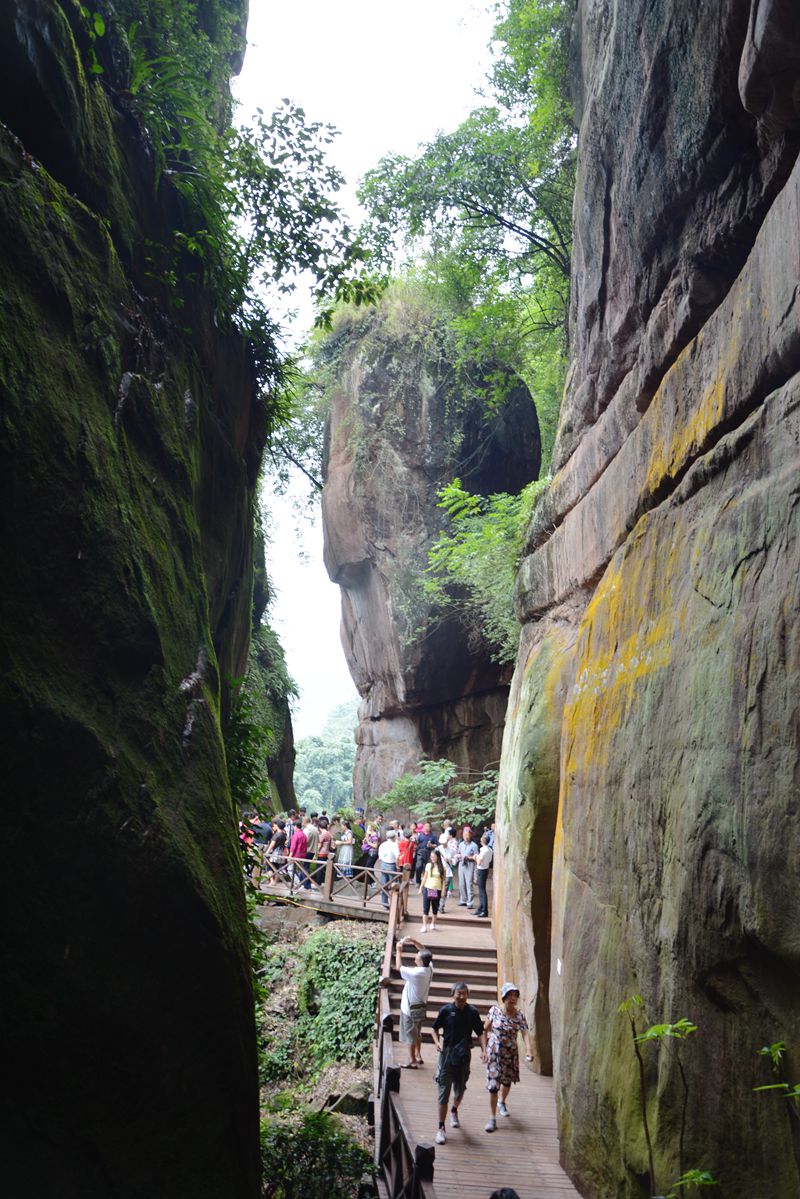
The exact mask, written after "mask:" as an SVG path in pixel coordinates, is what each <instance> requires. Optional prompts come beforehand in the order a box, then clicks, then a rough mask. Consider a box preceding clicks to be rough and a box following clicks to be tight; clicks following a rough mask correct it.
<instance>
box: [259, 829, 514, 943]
mask: <svg viewBox="0 0 800 1199" xmlns="http://www.w3.org/2000/svg"><path fill="white" fill-rule="evenodd" d="M239 836H240V840H241V842H242V848H243V851H244V853H245V863H246V869H247V872H248V874H250V873H252V870H253V869H254V867H255V865H256V864H257V863H258V862H259V860H260V861H261V862H263V865H264V867H265V876H264V877H265V880H266V882H267V883H275V882H278V881H280V879H281V875H282V874H284V875H285V871H286V868H287V867H288V868H289V870H290V872H291V877H292V882H293V883H294V885H295V886H298V887H303V888H304V889H305V890H311V889H313V888H317V887H319V886H321V884H322V880H323V877H324V874H325V867H326V866H327V863H328V861H329V860H330V859H331V858H334V860H335V861H336V862H337V864H338V866H339V868H340V870H341V873H342V874H343V875H344V876H345V877H346V878H348V877H349V878H352V876H353V865H354V862H355V855H356V851H357V846H358V844H359V843H360V846H361V851H360V852H361V857H360V863H359V864H361V865H365V866H368V867H370V868H374V869H375V870H376V871H377V873H378V874H379V876H380V886H381V903H382V904H383V906H384V907H387V908H388V906H389V892H390V889H391V885H392V883H393V882H394V881H395V880H396V878H397V877H398V876H399V875H401V874H402V873H403V871H404V870H408V871H409V873H410V875H411V876H412V877H413V879H414V882H415V884H416V886H417V887H418V888H419V890H420V893H421V895H422V910H423V917H422V931H423V932H428V931H431V932H435V931H436V929H437V923H436V921H437V918H438V917H439V916H440V915H442V914H444V912H445V910H446V906H447V902H448V901H450V902H451V903H452V902H454V900H453V896H454V895H455V894H456V888H457V893H458V904H459V906H461V907H466V908H468V909H470V910H471V909H473V908H474V907H475V893H476V891H477V898H478V905H477V910H476V911H475V913H474V914H475V916H476V917H478V918H479V919H487V918H488V916H489V899H488V890H487V880H488V877H489V871H490V869H491V866H492V859H493V856H494V825H492V827H491V829H489V830H487V831H486V832H485V833H484V834H483V836H482V837H481V838H480V841H477V840H476V839H475V835H474V832H473V829H472V828H471V826H470V825H468V824H465V825H464V826H463V828H461V830H460V833H459V832H458V831H457V827H456V825H455V824H453V823H452V822H451V820H450V819H449V818H445V820H444V822H443V824H442V827H441V832H440V833H438V834H437V833H434V831H433V826H432V824H431V822H430V821H429V820H426V821H422V822H419V823H418V824H416V825H414V826H411V825H404V824H402V823H401V822H399V821H397V820H392V821H389V822H388V824H386V825H384V822H383V817H382V816H377V817H376V818H375V820H374V821H373V822H371V823H369V824H366V825H363V826H358V827H354V825H353V822H351V821H350V820H346V819H338V818H337V817H332V818H329V817H328V816H327V815H326V814H325V813H322V814H320V815H318V814H317V813H316V812H312V813H311V814H307V813H306V812H305V810H304V809H302V808H301V809H300V810H299V811H298V812H290V813H288V815H287V817H286V818H283V817H275V818H273V819H272V820H269V821H267V820H263V819H261V818H260V817H258V816H256V815H253V816H251V817H249V818H248V817H246V818H244V819H243V820H242V822H241V824H240V831H239ZM259 851H260V852H259Z"/></svg>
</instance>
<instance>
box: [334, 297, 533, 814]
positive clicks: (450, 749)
mask: <svg viewBox="0 0 800 1199" xmlns="http://www.w3.org/2000/svg"><path fill="white" fill-rule="evenodd" d="M331 352H332V353H335V354H336V355H337V356H338V357H337V366H336V371H335V380H334V385H333V387H332V399H331V413H330V419H329V431H328V446H329V448H328V453H327V462H326V475H325V486H324V490H323V496H322V511H323V527H324V533H325V562H326V565H327V568H328V573H329V574H330V577H331V579H333V581H334V582H336V583H338V584H339V586H340V588H341V593H342V644H343V646H344V651H345V655H346V657H347V661H348V665H349V667H350V672H351V674H352V676H353V679H354V681H355V683H356V686H357V687H358V690H359V692H360V694H361V697H362V702H361V708H360V717H359V728H358V730H357V734H356V740H357V744H358V748H357V753H356V766H355V776H354V789H355V797H356V802H364V801H366V800H368V799H369V798H370V797H371V796H373V795H376V794H381V793H382V792H384V791H386V790H387V789H388V787H389V786H391V784H392V783H393V782H394V780H395V779H396V778H398V777H399V776H400V775H401V774H403V773H405V772H406V771H409V770H412V769H414V768H415V767H416V766H417V764H418V762H419V760H420V758H421V757H422V756H423V755H425V756H427V757H429V758H440V757H446V758H450V759H451V760H452V761H455V762H457V763H458V764H459V765H460V766H463V767H464V768H466V769H478V770H481V769H483V768H484V767H485V766H487V765H488V764H490V763H491V764H496V763H497V762H498V761H499V758H500V745H501V740H502V730H503V720H504V715H505V706H506V699H507V694H508V677H509V673H510V672H509V670H508V668H505V667H501V666H498V665H497V664H496V663H495V662H493V661H492V659H491V654H490V652H489V649H488V647H487V646H486V644H485V643H484V642H483V641H482V640H481V639H477V640H476V639H475V638H473V637H471V636H470V635H469V633H468V631H467V630H465V628H464V627H463V626H462V625H461V624H460V623H459V622H458V621H457V620H454V619H447V620H444V621H440V622H439V623H436V624H433V625H430V626H429V627H428V629H427V632H426V633H425V635H424V636H420V635H419V634H418V628H419V627H420V626H422V625H424V623H425V620H426V615H427V612H428V611H429V604H428V602H427V601H426V600H425V598H424V597H423V596H422V595H421V593H420V591H419V587H418V582H417V580H418V578H419V576H420V574H421V572H422V570H423V569H424V567H425V565H426V552H427V549H428V547H429V546H430V545H431V544H432V542H433V540H434V538H435V536H436V535H437V534H438V532H439V531H440V529H441V528H442V513H441V511H440V510H439V509H438V508H437V492H438V489H439V488H440V487H441V486H443V485H444V484H445V483H447V482H450V481H451V480H452V479H453V478H454V477H455V476H456V475H457V476H458V477H460V479H461V481H462V483H463V484H464V486H465V487H466V488H467V489H468V490H470V491H476V492H480V493H481V494H491V493H493V492H498V491H515V490H519V489H520V488H521V487H522V486H523V485H524V484H525V483H527V482H529V481H530V480H531V479H532V478H534V477H535V476H536V473H537V471H538V466H539V455H540V446H539V434H538V426H537V423H536V413H535V409H534V407H533V404H532V402H531V398H530V396H529V394H528V392H527V390H526V389H525V388H524V387H523V386H522V385H518V386H515V387H514V388H513V389H512V391H511V393H510V395H509V397H508V399H507V401H506V402H505V404H504V405H503V407H502V409H501V411H500V413H499V414H498V415H497V416H496V418H495V419H493V420H491V421H487V420H485V419H484V418H483V407H482V404H481V400H480V396H478V397H476V399H475V400H474V401H473V403H472V407H469V406H468V405H467V406H466V408H465V404H464V397H463V395H460V394H459V388H458V383H457V380H456V376H455V372H454V371H453V368H452V367H451V366H450V364H449V363H448V362H447V361H446V358H445V357H444V356H443V350H442V346H441V344H440V342H439V340H438V339H437V336H436V334H435V332H434V331H433V321H432V318H431V314H430V311H429V310H428V308H427V306H426V305H425V304H421V303H420V301H419V299H418V298H415V297H406V298H403V297H400V298H398V297H397V296H396V295H390V296H389V297H387V299H386V300H385V301H384V302H383V304H382V306H381V308H380V309H379V310H378V311H377V312H375V313H372V314H370V315H369V316H366V317H362V318H361V319H360V320H355V321H354V322H353V323H347V322H346V323H344V324H343V325H341V326H340V327H339V328H338V330H337V331H336V333H335V334H334V338H333V340H332V342H331Z"/></svg>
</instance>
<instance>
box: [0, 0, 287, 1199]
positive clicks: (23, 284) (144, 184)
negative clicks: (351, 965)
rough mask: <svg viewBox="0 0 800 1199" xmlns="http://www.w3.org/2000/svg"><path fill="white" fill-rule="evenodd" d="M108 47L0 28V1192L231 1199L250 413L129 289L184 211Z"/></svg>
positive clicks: (242, 998) (239, 999) (204, 310)
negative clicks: (237, 767) (228, 730)
mask: <svg viewBox="0 0 800 1199" xmlns="http://www.w3.org/2000/svg"><path fill="white" fill-rule="evenodd" d="M233 7H234V6H233V5H230V4H229V5H228V9H229V10H231V11H232V9H233ZM205 8H206V15H207V16H208V17H209V19H211V16H213V13H212V9H213V10H215V9H216V6H214V5H207V6H205ZM147 11H148V13H149V12H150V10H149V9H148V10H147ZM153 11H155V8H154V9H153ZM159 11H162V10H161V9H159ZM226 19H227V18H226ZM140 33H141V29H140ZM126 44H127V43H126V40H125V38H124V37H122V36H121V35H119V34H118V27H116V26H115V25H114V23H113V22H112V21H109V22H108V23H107V26H106V28H105V31H104V33H103V35H102V38H99V37H98V39H97V45H96V48H95V47H94V46H93V44H92V41H91V39H90V33H89V30H88V28H87V24H86V21H85V18H84V16H83V15H82V13H81V8H80V6H79V5H78V4H76V3H73V2H72V0H63V2H61V3H57V2H55V0H48V3H41V2H39V0H16V2H15V3H10V4H5V5H3V6H2V12H0V122H1V123H0V229H1V230H2V233H1V234H0V236H1V238H2V246H3V282H2V302H1V303H0V411H1V412H2V422H1V423H0V471H1V472H2V478H3V525H4V529H3V539H2V551H1V554H0V573H1V574H2V580H3V584H2V600H1V601H0V603H1V604H2V612H1V613H0V630H2V634H1V635H2V672H1V673H2V682H1V683H0V723H1V727H2V742H3V753H2V762H3V793H4V800H3V805H2V823H3V837H2V842H3V867H2V872H1V873H2V892H3V901H4V902H3V912H4V917H5V919H4V938H3V939H4V959H3V975H2V994H3V1040H4V1049H3V1062H4V1088H3V1094H4V1102H3V1112H2V1120H1V1121H0V1128H1V1129H2V1131H0V1143H2V1161H3V1165H2V1177H3V1188H4V1192H5V1194H7V1195H9V1196H13V1197H15V1199H17V1197H19V1199H22V1196H30V1195H40V1196H55V1195H59V1196H63V1197H64V1199H78V1197H79V1196H80V1199H93V1197H96V1199H100V1197H102V1199H108V1197H109V1196H112V1195H113V1196H116V1197H117V1199H124V1197H131V1199H132V1197H134V1196H137V1197H139V1196H143V1195H151V1196H167V1195H169V1196H174V1197H175V1199H179V1197H181V1196H187V1197H188V1196H192V1197H193V1199H202V1197H207V1199H212V1197H213V1199H224V1197H230V1199H234V1197H235V1199H255V1196H257V1195H259V1194H260V1163H259V1139H258V1136H259V1134H258V1081H257V1068H256V1053H255V1028H254V1017H253V999H252V991H251V981H250V962H249V953H248V940H247V922H246V912H245V905H244V898H243V894H242V885H241V862H240V857H239V849H238V842H237V832H236V818H235V813H234V811H233V808H232V803H231V793H230V788H229V784H228V776H227V771H226V760H225V752H224V748H223V743H222V737H221V711H222V710H224V705H225V701H226V686H227V683H226V680H230V679H231V678H232V677H237V676H240V675H241V674H242V673H243V668H244V664H245V660H246V655H247V647H248V641H249V635H250V621H251V608H252V556H253V531H252V505H253V499H254V493H255V486H256V478H257V472H258V466H259V459H260V451H261V445H262V441H263V413H262V410H261V406H260V405H259V402H258V397H257V393H256V388H255V382H254V374H253V369H252V366H251V362H250V357H249V354H248V350H247V346H246V344H245V343H244V340H243V339H241V338H239V337H238V336H235V335H233V334H230V335H223V334H222V333H221V332H220V331H219V329H218V328H217V322H216V320H215V311H214V307H213V304H212V302H211V298H210V297H209V296H208V295H207V294H206V293H205V292H204V290H203V289H202V287H198V286H197V285H196V284H194V285H192V284H189V285H187V286H185V287H182V286H181V284H180V282H179V281H178V282H175V281H173V282H172V283H171V284H170V283H168V282H165V281H163V280H162V281H159V280H158V279H155V278H153V277H152V274H151V273H149V272H151V270H152V269H153V268H152V265H151V264H150V263H148V257H147V256H148V253H149V252H151V251H153V246H154V245H164V244H166V243H168V242H169V241H170V239H171V233H172V230H173V229H174V228H175V223H176V221H177V220H180V217H181V212H182V210H183V209H182V202H181V198H180V196H179V195H178V193H177V191H176V190H175V189H174V188H173V187H172V186H171V185H170V183H169V181H168V179H167V178H162V179H161V182H160V185H159V187H158V189H156V176H155V169H154V163H153V156H152V146H151V144H150V143H149V141H148V139H147V137H146V135H145V133H144V130H143V128H142V126H141V124H140V123H139V122H138V121H137V120H136V119H135V116H134V114H133V112H132V110H131V108H130V106H129V103H128V100H127V99H126V94H125V88H126V86H127V78H128V76H127V71H126V69H125V67H124V51H125V47H126ZM118 52H119V57H118ZM93 55H94V58H93V57H92V56H93ZM98 57H101V58H102V64H101V63H99V62H98V61H97V59H98ZM120 63H122V64H123V65H122V66H119V69H118V65H119V64H120ZM92 65H95V66H98V67H99V66H102V70H103V74H102V76H99V74H98V73H97V72H94V73H93V72H92V69H91V67H92ZM153 252H154V251H153ZM178 302H180V303H178Z"/></svg>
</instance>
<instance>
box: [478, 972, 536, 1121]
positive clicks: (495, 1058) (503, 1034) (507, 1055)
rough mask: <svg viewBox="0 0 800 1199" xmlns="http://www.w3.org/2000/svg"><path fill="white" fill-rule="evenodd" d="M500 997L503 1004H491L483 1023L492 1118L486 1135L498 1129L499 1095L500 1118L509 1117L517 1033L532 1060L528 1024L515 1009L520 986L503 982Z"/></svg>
mask: <svg viewBox="0 0 800 1199" xmlns="http://www.w3.org/2000/svg"><path fill="white" fill-rule="evenodd" d="M500 998H501V999H502V1001H503V1002H502V1006H498V1005H497V1004H494V1006H493V1007H490V1008H489V1014H488V1016H487V1017H486V1019H485V1020H484V1022H483V1027H484V1031H485V1032H487V1033H488V1034H489V1036H488V1037H487V1040H486V1089H487V1091H488V1092H489V1107H490V1108H491V1118H490V1120H489V1123H488V1124H487V1125H486V1131H487V1132H494V1130H495V1129H496V1128H497V1112H498V1106H497V1096H498V1092H499V1093H500V1108H499V1111H500V1115H501V1116H507V1115H509V1111H508V1108H507V1107H506V1100H507V1099H508V1092H509V1091H510V1090H511V1084H512V1083H515V1082H519V1049H518V1047H517V1036H518V1034H519V1033H522V1039H523V1040H524V1042H525V1048H526V1050H527V1053H526V1055H525V1060H526V1061H528V1062H529V1061H531V1060H532V1058H533V1049H532V1047H531V1036H530V1033H529V1032H528V1021H527V1020H526V1019H525V1016H524V1015H523V1013H522V1012H521V1011H519V1009H518V1006H517V1005H518V1004H519V987H517V986H515V985H514V983H504V984H503V989H502V991H501V992H500Z"/></svg>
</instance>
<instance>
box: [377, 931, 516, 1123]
mask: <svg viewBox="0 0 800 1199" xmlns="http://www.w3.org/2000/svg"><path fill="white" fill-rule="evenodd" d="M409 947H413V949H414V963H413V965H411V966H404V965H403V960H402V957H403V951H404V950H406V949H408V948H409ZM395 967H396V969H397V971H398V973H399V975H400V977H401V978H402V979H403V982H404V986H403V994H402V996H401V999H400V1040H401V1041H402V1042H403V1043H404V1044H406V1045H407V1046H408V1061H407V1062H404V1063H403V1066H402V1068H403V1069H404V1070H418V1069H420V1067H422V1066H424V1065H425V1063H424V1061H423V1058H422V1030H423V1026H424V1023H425V1013H426V1008H427V1002H428V991H429V990H430V985H431V980H432V979H433V954H432V952H431V950H430V949H429V948H428V947H427V946H426V945H424V944H423V943H422V942H421V941H417V940H416V939H415V938H414V937H403V938H401V940H399V941H398V942H397V944H396V946H395ZM451 994H452V1000H451V1002H450V1003H446V1004H444V1006H443V1007H441V1008H440V1009H439V1012H438V1013H437V1016H436V1019H435V1020H434V1022H433V1025H432V1030H431V1031H432V1036H433V1043H434V1046H435V1048H436V1054H437V1061H436V1070H435V1072H434V1075H433V1081H434V1083H435V1084H436V1087H437V1099H438V1116H439V1126H438V1129H437V1131H436V1138H435V1139H436V1144H437V1145H444V1143H445V1141H446V1140H447V1133H446V1128H445V1121H446V1119H447V1113H448V1107H449V1108H450V1127H451V1128H452V1129H459V1128H460V1127H461V1119H460V1117H459V1110H458V1109H459V1107H460V1106H461V1101H462V1099H463V1098H464V1093H465V1091H466V1089H467V1080H468V1078H469V1075H470V1067H471V1062H472V1049H473V1037H475V1038H477V1044H478V1045H479V1047H480V1053H481V1060H482V1061H483V1062H484V1064H485V1066H486V1089H487V1091H488V1092H489V1120H488V1122H487V1124H486V1132H495V1131H496V1129H497V1117H498V1115H500V1116H501V1117H509V1116H510V1114H511V1113H510V1111H509V1109H508V1095H509V1092H510V1090H511V1087H512V1085H513V1084H514V1083H515V1082H519V1045H518V1040H519V1037H520V1036H521V1037H522V1039H523V1041H524V1043H525V1048H526V1050H527V1054H526V1058H527V1061H531V1060H532V1057H533V1048H532V1046H531V1038H530V1033H529V1031H528V1022H527V1020H526V1019H525V1015H524V1013H523V1012H521V1011H520V1009H519V999H520V993H519V987H517V986H516V985H515V984H514V983H510V982H507V983H505V984H504V985H503V987H502V988H501V991H500V1003H499V1004H492V1005H491V1007H490V1008H489V1011H488V1012H487V1013H486V1015H485V1016H484V1017H481V1014H480V1012H479V1011H478V1009H477V1008H476V1007H474V1006H473V1005H472V1004H471V1003H470V1002H469V987H468V986H467V984H466V983H465V982H458V981H456V982H454V983H453V984H452V987H451ZM451 1099H452V1102H451Z"/></svg>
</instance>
